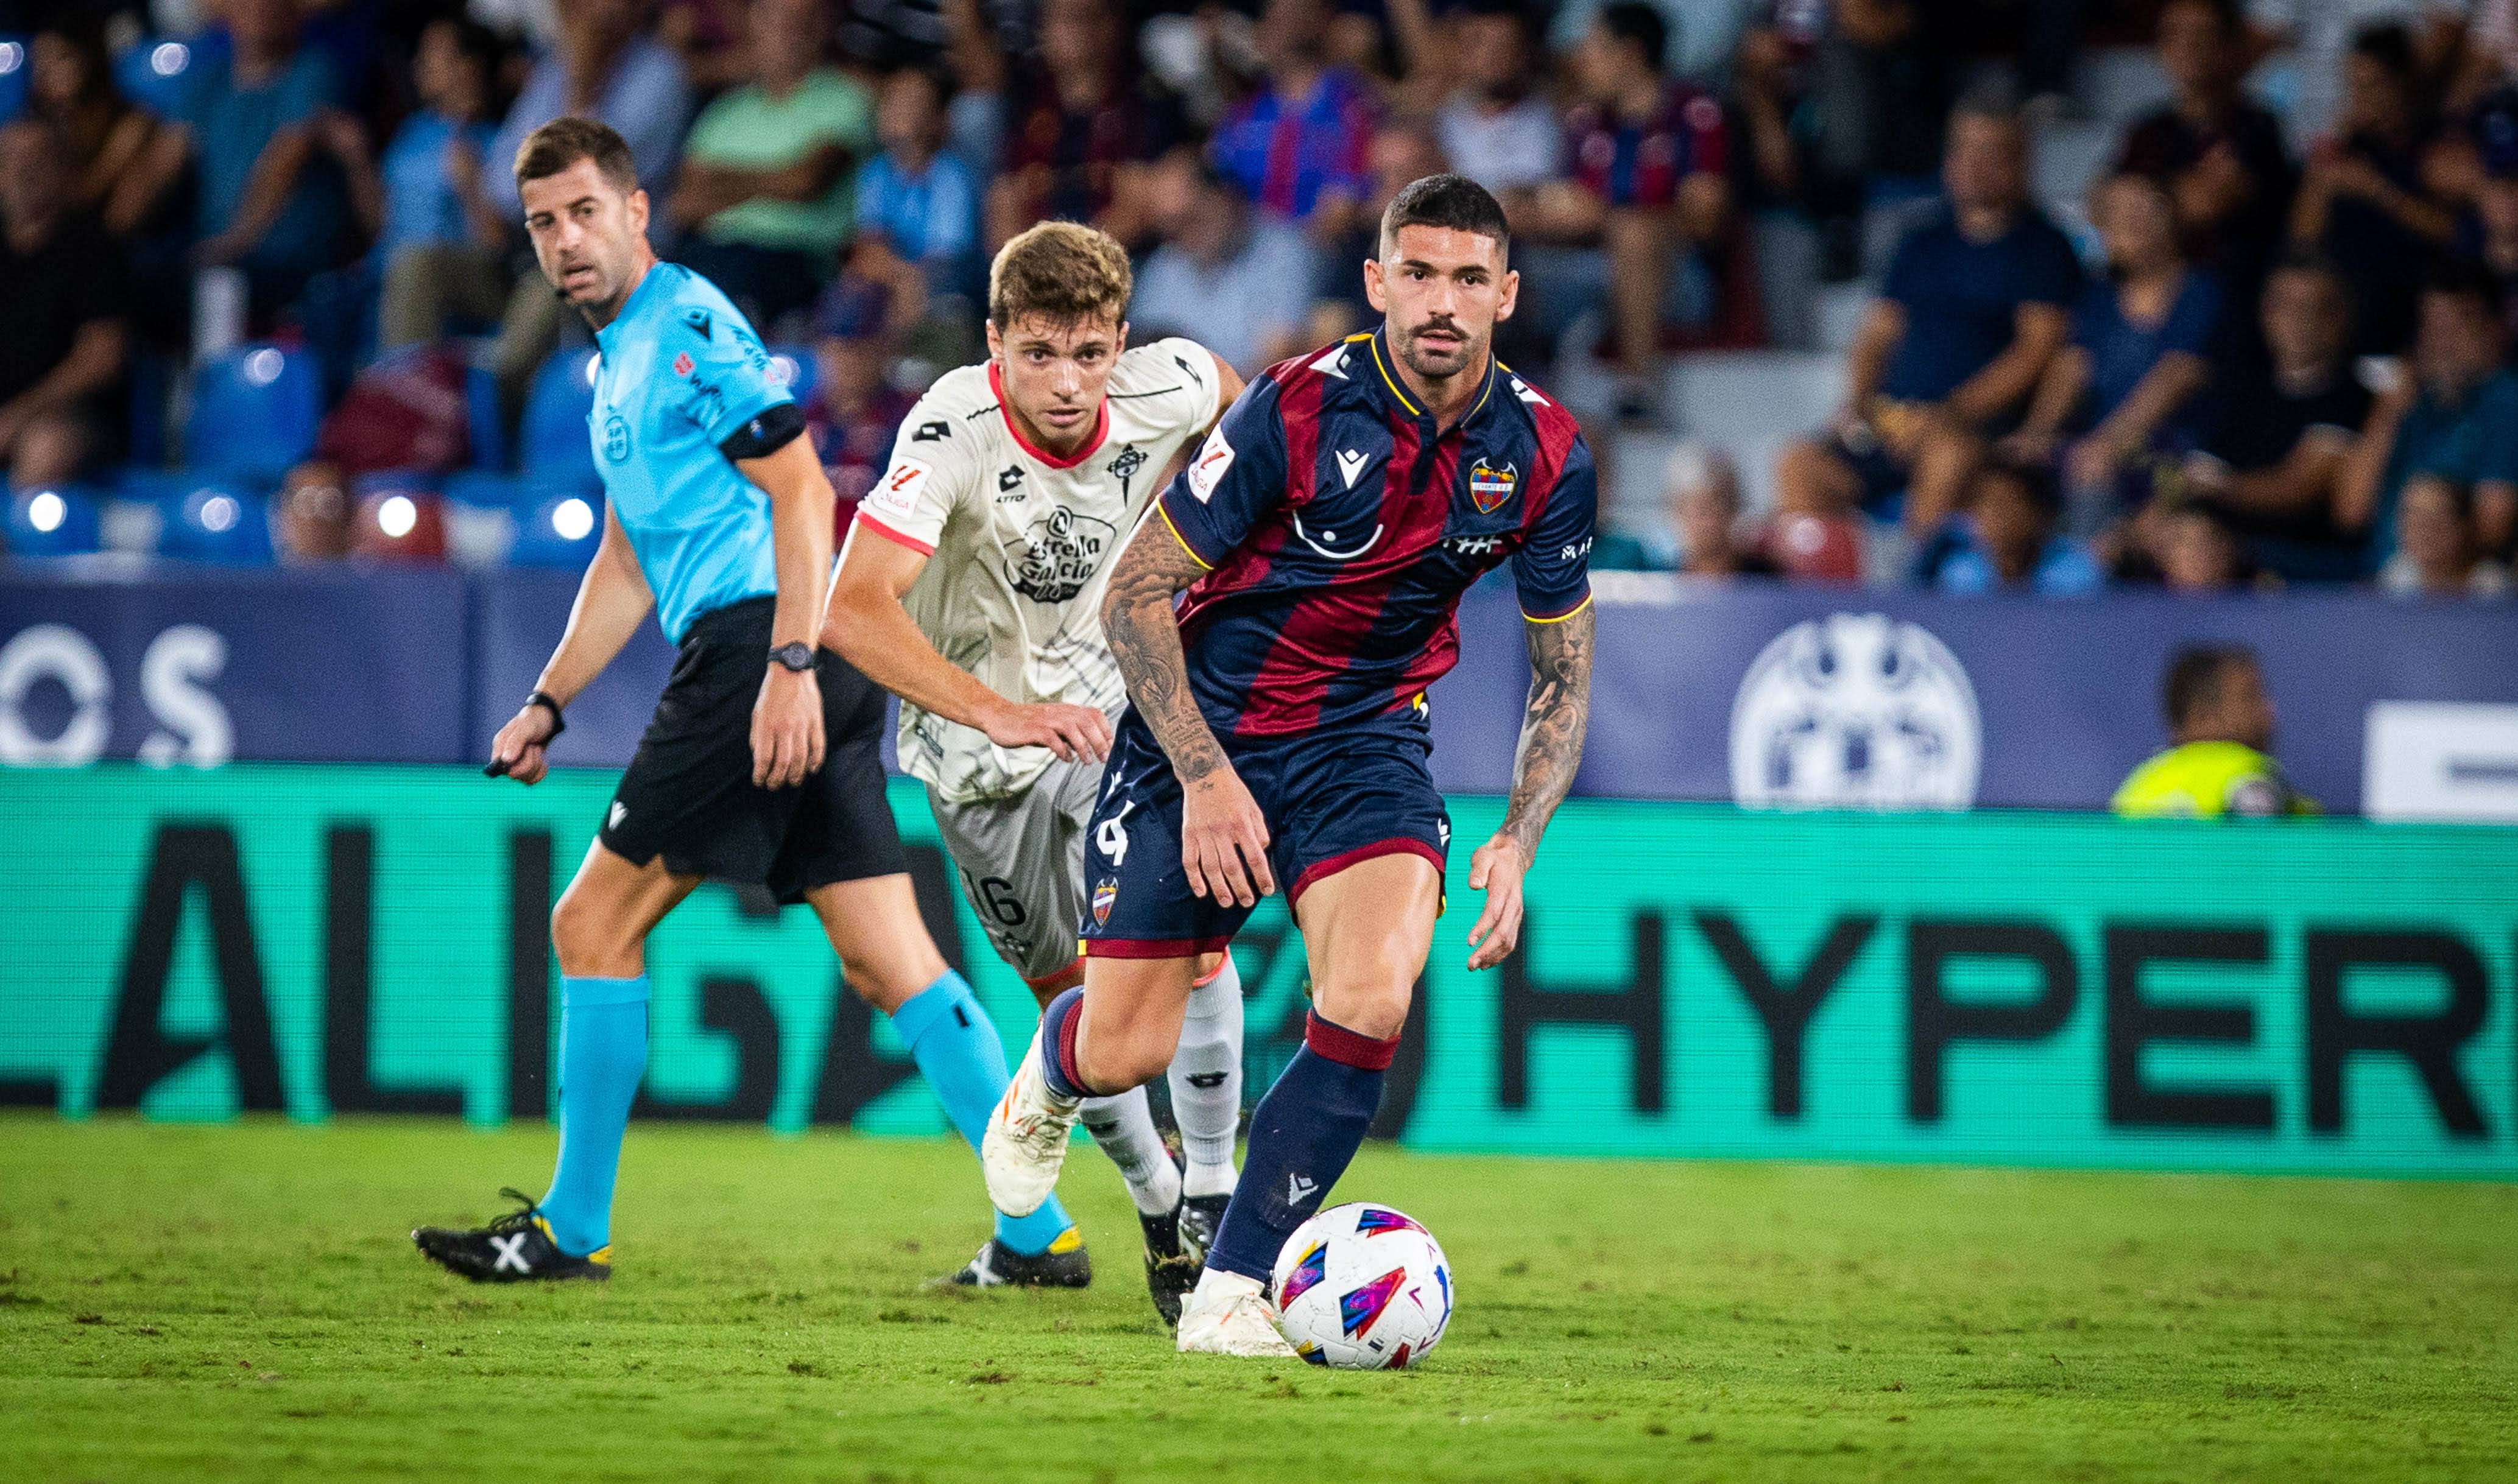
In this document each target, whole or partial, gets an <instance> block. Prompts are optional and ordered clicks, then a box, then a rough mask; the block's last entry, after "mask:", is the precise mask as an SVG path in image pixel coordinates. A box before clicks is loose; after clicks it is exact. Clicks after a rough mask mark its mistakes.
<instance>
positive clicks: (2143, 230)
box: [2009, 175, 2221, 514]
mask: <svg viewBox="0 0 2518 1484" xmlns="http://www.w3.org/2000/svg"><path fill="white" fill-rule="evenodd" d="M2094 215H2095V216H2096V217H2097V219H2098V227H2099V233H2100V235H2101V236H2102V237H2103V238H2104V239H2105V241H2106V253H2107V270H2108V276H2107V277H2105V278H2101V279H2097V280H2094V281H2093V282H2092V283H2091V284H2090V285H2089V287H2088V288H2086V289H2085V290H2083V292H2082V295H2081V302H2080V305H2079V307H2078V308H2077V309H2076V310H2074V312H2073V315H2072V338H2071V342H2070V343H2069V344H2068V345H2067V346H2065V347H2064V349H2063V352H2062V354H2061V355H2059V356H2057V357H2056V358H2055V360H2054V361H2053V363H2052V364H2050V365H2049V366H2048V367H2047V368H2046V376H2045V380H2044V381H2043V382H2042V383H2041V384H2040V385H2039V386H2038V388H2037V396H2036V399H2035V401H2033V402H2032V403H2030V404H2029V409H2028V416H2027V418H2026V420H2025V421H2023V422H2022V423H2021V425H2020V428H2019V433H2018V434H2016V435H2014V436H2013V438H2012V439H2011V440H2010V441H2009V446H2010V448H2011V450H2012V453H2013V455H2014V456H2015V457H2019V458H2023V459H2030V460H2044V459H2048V458H2051V457H2053V456H2054V454H2055V452H2056V448H2057V442H2058V440H2059V439H2061V438H2062V437H2064V436H2067V435H2070V436H2074V438H2075V441H2074V442H2073V444H2072V445H2071V448H2070V451H2069V452H2068V453H2067V454H2065V456H2064V458H2063V478H2064V488H2065V491H2066V493H2067V496H2068V498H2069V499H2070V500H2071V501H2072V502H2073V506H2074V509H2075V510H2076V511H2085V510H2099V511H2105V512H2106V513H2108V514H2113V513H2115V511H2116V509H2117V507H2120V506H2121V507H2126V508H2139V507H2140V506H2142V505H2144V504H2146V503H2147V502H2148V501H2149V498H2150V496H2151V494H2152V492H2153V490H2152V486H2153V484H2154V483H2155V481H2156V478H2157V471H2158V470H2160V469H2161V468H2173V469H2179V470H2182V469H2183V467H2184V465H2185V462H2186V458H2187V455H2189V454H2191V453H2192V452H2194V451H2195V450H2196V449H2197V448H2199V447H2201V446H2202V443H2203V437H2202V435H2203V425H2202V419H2201V412H2202V407H2203V399H2202V394H2203V391H2204V389H2205V388H2206V387H2208V386H2209V385H2210V384H2211V380H2212V365H2211V358H2212V356H2213V355H2214V354H2215V353H2216V352H2217V351H2219V350H2220V348H2221V345H2220V342H2221V289H2220V285H2219V284H2218V283H2217V282H2215V281H2214V280H2213V279H2212V277H2211V276H2209V275H2207V274H2201V273H2196V272H2193V271H2192V270H2190V269H2189V268H2188V267H2187V266H2186V260H2185V258H2184V256H2183V254H2182V253H2181V252H2180V251H2179V249H2178V243H2177V219H2176V208H2175V205H2174V204H2173V203H2172V202H2171V200H2170V198H2169V193H2168V188H2167V187H2166V186H2164V185H2162V184H2161V183H2160V182H2159V181H2157V180H2155V179H2153V178H2151V177H2149V176H2142V175H2117V176H2114V177H2111V178H2110V179H2109V180H2108V181H2107V182H2106V184H2105V185H2104V186H2102V187H2100V188H2099V195H2098V200H2097V203H2096V211H2095V212H2094Z"/></svg>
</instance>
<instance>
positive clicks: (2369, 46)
mask: <svg viewBox="0 0 2518 1484" xmlns="http://www.w3.org/2000/svg"><path fill="white" fill-rule="evenodd" d="M2352 55H2353V56H2355V57H2366V58H2368V59H2369V60H2370V61H2371V62H2374V63H2376V64H2378V65H2380V66H2382V67H2385V68H2386V69H2387V70H2388V72H2389V73H2391V74H2393V75H2394V77H2395V78H2396V80H2397V81H2399V82H2410V81H2412V80H2413V74H2414V73H2415V72H2416V71H2418V70H2419V69H2420V65H2421V64H2420V61H2419V59H2418V54H2417V53H2415V52H2414V50H2413V33H2412V31H2411V29H2410V28H2409V27H2408V26H2406V24H2405V23H2404V22H2403V21H2378V22H2377V23H2376V24H2374V25H2365V26H2363V27H2361V29H2359V30H2357V31H2354V32H2353V33H2352Z"/></svg>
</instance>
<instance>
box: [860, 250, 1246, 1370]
mask: <svg viewBox="0 0 2518 1484" xmlns="http://www.w3.org/2000/svg"><path fill="white" fill-rule="evenodd" d="M1130 290H1131V279H1130V275H1129V270H1128V256H1127V251H1126V249H1124V248H1123V247H1121V246H1120V245H1119V243H1118V242H1117V241H1115V240H1114V239H1112V238H1111V237H1109V236H1108V235H1107V234H1106V233H1101V232H1097V231H1095V230H1093V229H1091V228H1089V227H1082V226H1078V225H1076V224H1075V223H1072V222H1046V223H1043V224H1041V225H1039V226H1037V227H1034V228H1032V229H1031V230H1029V231H1028V232H1025V233H1021V234H1020V235H1019V236H1017V237H1015V238H1014V239H1013V240H1012V241H1010V242H1008V243H1007V244H1006V245H1005V247H1004V248H1003V249H1002V250H1001V251H999V252H998V254H997V257H996V261H995V263H994V264H993V265H992V266H991V268H990V270H989V275H988V360H986V362H985V363H983V364H980V365H975V366H965V367H963V368H961V369H960V370H956V371H951V372H948V373H946V374H945V375H944V376H942V377H941V378H939V379H938V380H937V381H936V382H935V384H934V385H933V387H931V388H929V389H928V392H927V395H926V396H925V397H923V398H921V399H920V400H919V403H918V405H917V406H916V407H915V408H913V409H912V410H911V412H910V414H909V416H908V418H907V419H906V420H905V421H903V422H902V424H901V428H900V435H899V438H898V440H897V441H896V443H895V444H894V445H893V450H892V458H891V465H890V468H889V469H888V470H886V471H885V473H884V476H883V479H882V480H881V481H880V482H879V483H877V484H876V486H875V487H874V488H873V489H872V490H871V491H869V492H868V493H867V495H866V496H865V499H864V501H863V502H862V503H861V504H859V506H858V507H857V514H856V521H855V524H854V525H853V526H852V527H851V528H850V530H849V532H848V537H847V542H846V544H845V545H844V546H843V548H842V550H841V554H840V559H839V564H838V570H837V572H836V574H835V576H834V577H833V580H832V588H831V602H830V607H829V610H828V617H827V618H826V620H825V623H824V627H823V630H822V636H821V638H822V643H823V644H825V645H827V646H829V647H830V648H832V649H834V650H836V651H838V652H839V653H840V654H841V655H843V656H845V657H847V660H848V661H849V663H851V664H853V665H855V666H856V667H857V668H858V669H859V670H861V671H863V672H864V673H865V674H866V675H867V676H868V677H869V678H871V679H872V680H873V681H874V682H875V683H876V684H877V685H880V686H882V687H884V688H885V689H886V690H889V691H890V692H891V693H893V694H894V695H896V696H898V697H899V698H900V699H901V707H900V731H899V744H900V761H901V766H902V767H903V768H904V769H906V770H907V771H908V772H909V773H910V774H911V775H912V776H914V777H916V778H918V779H920V780H922V781H924V782H925V783H926V784H927V793H928V801H929V803H930V805H931V806H932V807H933V810H934V814H935V824H936V827H937V829H938V830H939V831H940V832H941V833H942V835H943V837H944V842H945V845H946V846H947V848H949V849H950V850H951V851H952V854H953V860H954V864H955V865H956V866H957V867H958V868H959V869H960V873H961V877H962V888H963V891H964V893H965V894H966V895H967V896H968V898H969V899H970V903H971V909H972V911H973V912H975V913H976V914H977V917H978V919H979V922H980V924H981V925H982V926H983V927H984V928H985V929H986V931H987V934H988V939H989V942H990V943H991V944H992V945H993V946H994V947H995V949H996V951H997V953H998V954H999V956H1001V957H1003V958H1004V959H1005V960H1006V962H1008V963H1010V964H1012V965H1014V967H1015V968H1016V970H1017V971H1018V972H1020V974H1021V975H1022V976H1023V980H1024V982H1025V983H1026V984H1028V985H1029V986H1030V987H1031V990H1032V993H1033V994H1034V995H1035V996H1038V997H1039V999H1040V1000H1041V1001H1042V1002H1043V1003H1046V1002H1047V1001H1048V1000H1049V999H1050V998H1052V997H1053V996H1056V995H1058V994H1059V993H1060V992H1062V991H1064V990H1065V989H1067V988H1069V987H1071V986H1073V985H1075V984H1078V983H1080V982H1082V979H1083V974H1084V964H1083V959H1082V957H1081V955H1080V954H1079V953H1078V951H1077V938H1078V931H1079V925H1080V924H1081V922H1082V921H1083V917H1084V913H1085V912H1088V911H1091V910H1093V907H1092V904H1089V903H1087V902H1086V901H1085V900H1084V831H1085V828H1086V827H1087V825H1088V823H1089V821H1090V819H1091V817H1092V813H1093V805H1094V801H1095V795H1096V793H1097V792H1098V791H1099V788H1100V786H1101V781H1102V767H1101V763H1102V759H1103V758H1104V757H1105V756H1106V755H1107V753H1108V751H1109V747H1110V738H1111V723H1112V719H1113V718H1115V717H1116V716H1117V715H1118V713H1119V711H1120V709H1121V708H1122V707H1123V706H1125V705H1126V704H1127V692H1126V689H1125V687H1124V686H1122V685H1121V683H1120V679H1119V671H1118V667H1117V665H1116V664H1115V663H1114V662H1113V661H1112V660H1111V657H1110V651H1109V646H1108V644H1107V642H1106V641H1105V640H1104V638H1103V635H1102V621H1101V608H1102V594H1103V588H1104V586H1105V583H1106V581H1107V574H1108V571H1109V564H1110V562H1111V561H1112V560H1113V559H1114V558H1115V557H1116V556H1117V555H1118V552H1119V548H1120V546H1121V545H1122V544H1123V543H1124V542H1125V540H1126V538H1127V536H1128V533H1129V532H1130V531H1131V530H1134V529H1135V528H1136V524H1137V521H1138V518H1139V517H1140V516H1142V515H1144V514H1145V510H1146V506H1147V504H1148V503H1149V501H1150V500H1151V499H1152V497H1153V494H1154V492H1155V491H1156V490H1157V489H1159V488H1162V481H1163V480H1164V479H1166V478H1168V477H1169V474H1170V466H1171V464H1172V462H1173V458H1174V455H1175V454H1177V453H1179V452H1181V450H1183V449H1184V448H1186V447H1188V446H1190V445H1193V444H1194V443H1195V441H1196V440H1198V439H1200V438H1203V437H1204V436H1205V435H1206V432H1207V430H1208V429H1209V428H1211V427H1212V426H1214V424H1215V421H1216V419H1217V418H1218V417H1219V416H1220V415H1221V414H1222V412H1223V410H1224V408H1226V407H1228V406H1230V405H1232V403H1233V400H1234V398H1235V397H1237V396H1238V395H1239V393H1240V391H1241V379H1240V378H1239V377H1238V376H1237V375H1235V374H1234V372H1233V370H1232V368H1231V367H1229V366H1227V365H1225V364H1224V363H1223V362H1222V361H1221V360H1217V359H1216V357H1215V356H1214V354H1213V353H1212V352H1209V351H1208V350H1206V349H1205V348H1204V347H1202V346H1200V345H1198V344H1196V343H1195V342H1194V341H1190V340H1182V339H1170V340H1158V341H1155V342H1154V343H1152V344H1150V345H1145V346H1139V347H1136V348H1134V349H1129V348H1128V346H1127V331H1128V326H1127V323H1126V313H1127V306H1128V296H1129V293H1130ZM1104 910H1105V911H1107V904H1106V905H1105V907H1104ZM1199 969H1200V974H1199V979H1198V983H1197V987H1196V988H1195V989H1194V991H1193V992H1192V993H1191V996H1190V1003H1189V1015H1188V1018H1187V1020H1186V1022H1185V1023H1184V1025H1183V1027H1182V1031H1181V1039H1180V1046H1179V1050H1178V1053H1177V1054H1176V1056H1175V1058H1174V1060H1173V1061H1172V1064H1171V1069H1170V1076H1169V1079H1168V1081H1169V1085H1170V1091H1171V1099H1172V1110H1173V1113H1174V1115H1175V1117H1176V1119H1177V1121H1178V1123H1179V1124H1180V1131H1181V1144H1182V1148H1183V1153H1184V1154H1185V1155H1186V1156H1187V1159H1188V1167H1187V1168H1186V1169H1185V1170H1184V1169H1182V1168H1180V1167H1178V1166H1175V1165H1174V1164H1173V1163H1172V1158H1171V1155H1170V1153H1169V1151H1168V1150H1166V1149H1165V1148H1164V1146H1163V1143H1162V1138H1161V1135H1160V1134H1159V1133H1158V1132H1157V1131H1156V1129H1155V1127H1154V1123H1153V1119H1152V1116H1151V1114H1150V1112H1149V1111H1148V1108H1147V1104H1146V1095H1145V1091H1144V1089H1142V1088H1138V1089H1135V1090H1132V1091H1129V1092H1125V1093H1122V1094H1120V1095H1118V1096H1116V1097H1107V1098H1096V1099H1092V1100H1090V1101H1088V1102H1086V1103H1085V1104H1084V1108H1083V1115H1082V1116H1083V1122H1084V1125H1085V1126H1086V1127H1087V1128H1088V1129H1090V1130H1091V1131H1092V1134H1093V1138H1094V1142H1096V1143H1098V1144H1100V1145H1101V1146H1102V1148H1103V1150H1104V1152H1106V1153H1107V1154H1108V1155H1109V1156H1110V1158H1111V1160H1112V1161H1113V1162H1114V1163H1115V1164H1117V1165H1118V1166H1119V1171H1120V1173H1121V1174H1122V1175H1123V1176H1124V1177H1125V1178H1126V1179H1127V1182H1128V1193H1129V1195H1130V1196H1131V1197H1132V1198H1133V1199H1134V1200H1135V1202H1136V1206H1137V1213H1138V1218H1139V1220H1140V1222H1141V1223H1142V1225H1143V1226H1144V1229H1145V1236H1146V1281H1147V1286H1148V1287H1149V1288H1150V1290H1151V1291H1152V1293H1153V1298H1154V1307H1155V1308H1156V1309H1157V1310H1158V1311H1160V1312H1161V1314H1162V1315H1163V1318H1164V1322H1165V1323H1167V1324H1168V1323H1174V1322H1176V1321H1177V1320H1178V1318H1179V1310H1180V1300H1181V1295H1182V1294H1183V1293H1187V1292H1188V1291H1189V1289H1190V1288H1191V1287H1193V1286H1194V1284H1195V1283H1196V1281H1197V1275H1198V1269H1199V1267H1200V1265H1201V1263H1202V1262H1203V1260H1204V1254H1205V1248H1206V1244H1207V1242H1208V1241H1209V1240H1210V1239H1211V1238H1212V1237H1213V1235H1214V1231H1215V1227H1216V1224H1217V1223H1218V1222H1219V1221H1220V1220H1221V1219H1222V1217H1223V1212H1224V1208H1225V1207H1226V1206H1227V1205H1228V1204H1229V1203H1230V1201H1231V1199H1232V1195H1233V1187H1234V1180H1235V1171H1234V1165H1233V1146H1234V1135H1235V1133H1236V1132H1237V1129H1238V1127H1239V1121H1240V1112H1241V983H1240V979H1239V976H1238V975H1237V972H1236V971H1235V969H1234V965H1233V957H1232V954H1230V953H1225V954H1215V955H1213V957H1212V959H1211V960H1210V961H1207V962H1202V963H1201V964H1200V965H1199ZM1030 1261H1032V1259H1027V1258H1025V1257H1023V1256H1022V1255H1021V1254H1020V1253H1017V1252H1014V1251H1010V1250H1008V1249H1006V1248H1004V1247H1002V1246H1001V1245H1000V1244H998V1243H997V1242H996V1241H995V1240H994V1239H993V1238H992V1239H990V1241H989V1242H988V1243H987V1244H986V1245H985V1246H983V1247H981V1248H980V1249H979V1251H978V1255H977V1256H976V1257H974V1258H972V1259H971V1262H970V1265H969V1266H967V1267H965V1268H964V1269H963V1270H962V1271H961V1272H959V1273H958V1274H956V1275H955V1281H957V1282H960V1283H964V1284H975V1285H980V1286H993V1285H997V1284H1004V1283H1028V1282H1036V1281H1039V1280H1038V1279H1036V1278H1034V1277H1033V1276H1032V1275H1031V1274H1030V1273H1029V1272H1028V1269H1027V1264H1028V1263H1029V1262H1030Z"/></svg>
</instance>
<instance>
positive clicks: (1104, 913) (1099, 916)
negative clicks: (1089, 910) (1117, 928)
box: [1093, 881, 1119, 927]
mask: <svg viewBox="0 0 2518 1484" xmlns="http://www.w3.org/2000/svg"><path fill="white" fill-rule="evenodd" d="M1118 900H1119V883H1118V882H1116V881H1105V882H1103V883H1102V884H1101V885H1099V886H1097V887H1095V888H1093V921H1094V923H1095V925H1097V926H1101V927H1107V926H1109V925H1110V904H1111V903H1113V902H1116V901H1118Z"/></svg>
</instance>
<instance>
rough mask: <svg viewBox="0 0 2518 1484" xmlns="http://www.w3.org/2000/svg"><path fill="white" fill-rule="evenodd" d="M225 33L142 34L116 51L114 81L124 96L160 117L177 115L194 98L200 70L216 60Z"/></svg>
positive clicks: (174, 116)
mask: <svg viewBox="0 0 2518 1484" xmlns="http://www.w3.org/2000/svg"><path fill="white" fill-rule="evenodd" d="M223 45H224V42H223V33H219V32H209V33H205V34H203V35H200V36H192V37H185V38H182V39H178V38H176V37H172V36H143V37H141V38H140V39H139V40H138V41H135V42H133V43H132V44H131V45H129V46H127V47H124V48H123V49H122V50H121V51H119V52H117V53H115V54H114V58H113V81H114V84H115V85H116V86H117V87H119V88H120V89H121V90H122V96H123V97H125V98H128V99H130V100H131V101H132V102H133V103H136V104H138V105H139V106H142V107H144V108H147V109H148V110H149V111H150V112H152V113H154V114H156V115H158V116H159V117H161V118H177V117H181V116H182V115H183V113H184V110H185V106H186V105H187V104H188V103H189V102H190V101H191V98H192V92H193V85H194V79H195V77H197V76H198V75H199V69H200V68H201V67H202V66H203V65H205V64H209V63H212V62H215V61H216V60H217V55H216V54H217V53H218V52H219V50H220V49H221V47H222V46H223Z"/></svg>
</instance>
